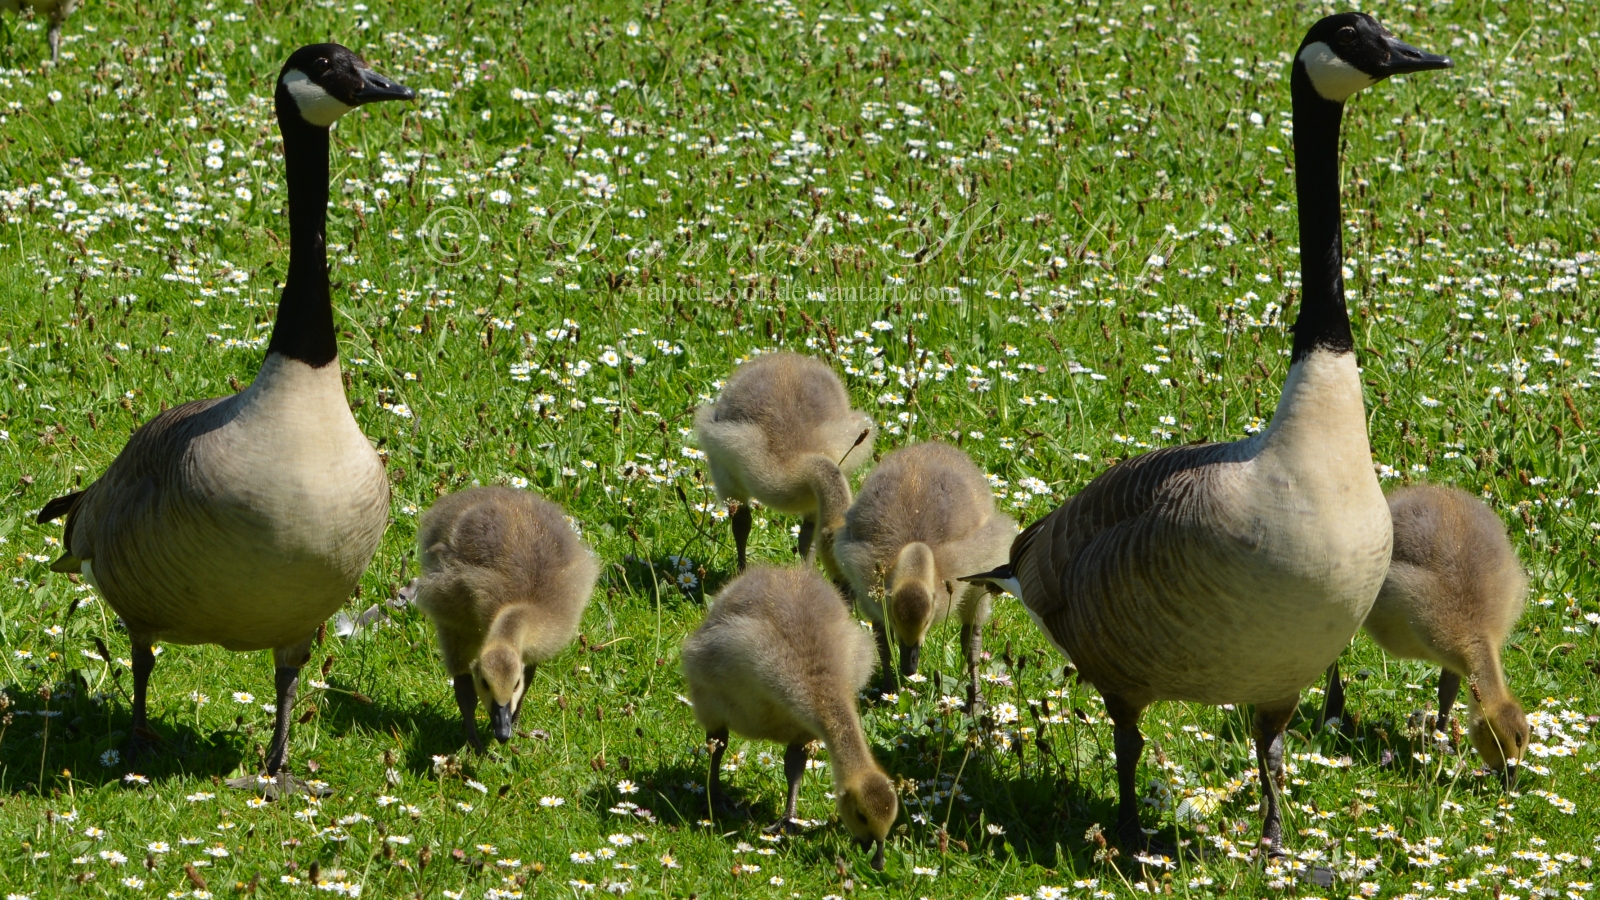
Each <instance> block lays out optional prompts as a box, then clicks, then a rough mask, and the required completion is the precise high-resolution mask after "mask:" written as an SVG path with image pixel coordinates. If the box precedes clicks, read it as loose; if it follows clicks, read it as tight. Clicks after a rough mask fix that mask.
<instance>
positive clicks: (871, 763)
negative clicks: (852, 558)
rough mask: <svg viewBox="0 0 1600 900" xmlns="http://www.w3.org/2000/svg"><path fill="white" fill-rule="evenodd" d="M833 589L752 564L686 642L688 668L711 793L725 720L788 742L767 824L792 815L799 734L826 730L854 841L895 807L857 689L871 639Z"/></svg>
mask: <svg viewBox="0 0 1600 900" xmlns="http://www.w3.org/2000/svg"><path fill="white" fill-rule="evenodd" d="M841 599H842V598H840V596H839V593H838V591H836V590H835V589H834V588H833V586H832V585H830V584H828V582H827V581H826V580H824V579H823V577H822V576H821V575H819V574H818V573H817V571H816V570H815V569H813V568H811V567H810V566H806V567H804V568H799V567H796V568H787V569H779V568H774V567H771V566H757V567H755V568H752V569H750V570H748V571H746V572H745V573H744V574H742V575H740V576H739V577H737V578H735V579H734V580H733V581H731V582H729V583H728V585H727V587H724V588H723V589H722V593H720V594H718V595H717V597H716V599H715V600H714V601H713V602H712V604H711V609H710V611H709V612H707V614H706V620H705V622H703V623H701V625H700V627H699V628H698V629H696V630H695V632H694V633H693V634H691V635H689V637H688V638H687V639H686V640H685V641H684V642H683V672H684V675H685V676H687V678H688V681H689V697H690V699H691V701H692V702H693V703H694V717H695V718H696V719H697V720H699V722H700V724H701V725H703V726H705V729H706V734H707V736H708V737H709V739H710V743H711V745H712V751H711V787H710V797H711V799H712V801H713V802H714V803H717V804H719V805H725V804H726V798H725V797H723V795H722V784H721V770H722V753H723V751H724V750H726V749H727V747H728V732H729V730H732V731H735V732H738V733H739V734H741V735H744V736H745V737H749V738H755V739H758V740H768V741H777V742H778V743H780V744H784V745H786V746H787V747H788V748H789V749H788V750H787V751H786V752H785V753H784V755H783V771H784V775H785V776H787V778H788V781H789V799H788V804H787V805H786V806H785V807H784V813H783V818H782V819H780V820H779V821H778V823H777V824H776V825H774V826H773V827H772V829H769V830H773V831H777V830H789V829H792V828H793V827H794V825H795V821H794V820H795V807H796V804H797V803H798V802H799V799H800V777H801V776H802V775H804V774H805V770H806V744H808V743H810V742H811V741H813V740H819V739H820V740H821V741H822V743H823V744H824V745H826V746H827V748H828V762H829V768H830V769H831V770H832V772H833V785H834V787H833V790H834V797H835V798H836V799H835V803H836V805H837V808H838V811H839V819H840V820H841V821H843V822H844V825H845V827H846V828H848V829H849V830H850V833H851V834H853V835H855V837H856V839H857V840H858V841H860V842H861V844H862V845H863V849H865V847H866V845H867V844H869V843H876V844H877V852H876V853H875V854H874V855H873V858H872V867H873V868H874V869H878V870H882V869H883V842H884V838H885V837H887V836H888V834H889V828H890V827H891V826H893V825H894V820H895V816H896V815H898V810H899V801H898V800H897V799H896V798H895V792H894V785H893V783H891V782H890V781H889V776H888V775H886V774H884V771H883V769H882V767H880V766H879V765H878V763H877V761H876V760H874V759H873V758H872V749H871V748H870V747H868V746H867V738H866V735H865V734H863V733H862V731H861V720H860V719H859V718H857V715H856V694H857V693H858V692H860V690H861V688H862V687H863V686H864V685H865V684H866V683H867V679H868V678H870V677H871V675H872V641H871V639H870V638H868V637H867V635H866V633H865V632H864V631H862V630H861V627H860V626H859V625H857V624H856V623H855V622H854V621H852V620H851V617H850V613H849V610H848V609H847V607H846V606H845V605H844V603H843V602H841Z"/></svg>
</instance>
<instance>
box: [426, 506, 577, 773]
mask: <svg viewBox="0 0 1600 900" xmlns="http://www.w3.org/2000/svg"><path fill="white" fill-rule="evenodd" d="M417 547H418V550H419V557H420V559H421V560H422V577H421V578H420V579H419V581H418V584H417V595H416V603H417V606H418V607H420V608H421V609H422V611H423V612H425V613H427V615H428V618H429V619H431V620H433V625H434V628H435V629H437V631H438V633H439V652H440V654H441V655H442V656H443V657H444V667H445V671H446V672H448V673H449V674H450V676H451V677H452V678H453V679H454V681H455V692H456V705H457V706H459V707H460V708H461V719H462V723H463V728H464V729H465V731H466V735H467V741H468V742H469V743H470V744H471V745H472V747H473V749H475V750H478V751H479V752H482V750H483V741H482V740H481V739H480V738H479V737H478V724H477V721H476V718H477V716H476V713H477V706H478V701H480V700H482V701H483V705H484V706H485V707H487V708H488V710H489V723H490V726H491V727H492V728H493V730H494V737H495V740H497V741H500V742H501V743H505V742H506V741H509V740H510V739H511V732H512V729H513V728H514V727H515V726H516V723H517V718H518V716H519V715H520V714H521V712H522V699H523V697H524V695H525V694H526V693H527V690H528V684H529V682H531V681H532V680H533V673H534V670H535V668H536V667H537V666H538V664H539V663H542V662H544V661H546V660H548V659H550V658H551V657H553V656H555V655H556V654H557V653H559V652H561V650H562V648H564V647H566V646H567V645H568V644H570V643H572V639H573V638H574V637H576V636H577V634H578V622H579V620H581V619H582V618H583V610H584V607H586V606H588V604H589V595H590V594H591V593H593V591H594V583H595V579H596V578H597V577H598V576H599V574H600V568H599V564H598V563H597V562H596V560H595V556H594V553H593V552H592V551H591V550H590V549H589V548H588V547H587V546H585V545H584V543H583V542H582V541H581V540H579V538H578V535H577V533H576V532H574V531H573V529H572V526H571V525H569V524H568V523H567V518H566V514H565V513H564V512H563V511H562V509H561V507H559V506H557V505H556V504H554V503H551V502H549V501H547V500H543V499H540V498H539V497H537V496H535V495H533V494H531V493H528V492H527V491H519V490H515V489H513V488H508V487H481V488H472V489H470V490H465V491H462V492H460V493H457V494H451V495H449V496H447V497H445V498H443V499H441V500H440V501H439V502H438V503H435V504H434V505H433V507H432V508H431V509H429V510H428V511H427V513H425V514H424V515H423V517H422V525H421V528H420V529H419V530H418V533H417Z"/></svg>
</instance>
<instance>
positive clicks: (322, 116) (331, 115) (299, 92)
mask: <svg viewBox="0 0 1600 900" xmlns="http://www.w3.org/2000/svg"><path fill="white" fill-rule="evenodd" d="M283 86H284V87H286V88H288V89H289V96H291V97H293V98H294V104H295V106H297V107H299V109H300V118H302V119H305V120H306V121H307V122H310V123H311V124H312V125H315V126H317V127H318V128H327V127H328V126H329V125H332V124H333V123H334V122H335V121H337V120H338V118H339V117H340V116H342V115H344V114H345V113H347V112H349V111H350V110H352V109H355V107H353V106H347V105H345V104H344V103H341V102H339V101H338V100H337V99H335V98H334V96H333V95H332V94H330V93H328V92H327V91H325V90H323V88H322V85H320V84H317V83H316V82H315V81H312V80H311V78H310V76H308V75H306V73H304V72H302V71H300V70H298V69H295V70H292V71H290V72H288V73H286V74H285V75H284V76H283Z"/></svg>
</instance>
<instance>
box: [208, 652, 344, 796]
mask: <svg viewBox="0 0 1600 900" xmlns="http://www.w3.org/2000/svg"><path fill="white" fill-rule="evenodd" d="M315 638H316V633H315V632H313V633H311V634H308V635H306V637H305V640H303V641H300V642H299V643H298V644H292V645H290V646H287V647H276V648H274V649H273V651H272V660H273V662H274V663H276V665H277V673H276V678H275V682H276V688H277V691H276V693H277V701H278V702H277V707H278V708H277V712H276V713H275V714H274V716H273V723H272V745H271V746H270V747H268V748H267V771H266V777H265V779H263V778H260V777H257V776H255V775H245V776H242V777H240V778H232V779H229V780H228V786H229V787H233V788H241V789H244V790H249V791H256V790H261V791H263V792H264V793H265V795H266V797H267V799H269V800H273V799H277V798H278V797H282V796H285V795H287V794H298V793H304V794H312V795H314V796H318V797H325V796H327V795H328V794H330V793H332V790H331V789H330V788H328V787H327V786H326V785H319V786H316V787H313V786H312V785H311V784H310V783H309V782H307V781H305V780H304V779H300V778H296V777H295V776H293V775H291V774H289V773H288V772H286V771H284V770H283V768H284V762H285V761H287V760H288V758H289V723H290V721H292V719H293V716H294V699H295V695H296V694H297V693H299V690H300V668H301V667H302V666H304V665H305V664H306V663H308V662H310V661H311V641H312V640H313V639H315Z"/></svg>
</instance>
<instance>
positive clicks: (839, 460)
mask: <svg viewBox="0 0 1600 900" xmlns="http://www.w3.org/2000/svg"><path fill="white" fill-rule="evenodd" d="M694 427H695V433H696V435H697V437H698V439H699V442H700V449H702V450H704V451H705V454H706V458H707V460H708V461H709V465H710V468H711V480H712V481H713V482H715V484H716V486H717V492H718V493H719V494H721V495H722V498H723V499H724V500H729V501H732V502H731V503H730V504H729V505H730V506H731V507H733V509H732V515H731V517H730V518H731V519H732V521H733V542H734V545H735V546H736V547H737V549H738V552H739V568H740V569H741V570H742V569H743V568H744V565H745V545H746V544H747V543H748V541H749V538H750V506H749V501H750V500H751V498H754V499H756V500H760V501H761V502H762V503H764V504H766V505H767V506H770V507H772V508H773V509H775V510H777V511H779V512H784V513H790V514H794V515H799V516H803V517H804V518H803V519H802V521H801V525H800V554H801V555H802V556H805V557H806V559H807V560H810V559H812V558H813V556H814V553H813V551H814V549H815V548H814V547H813V543H812V535H813V533H814V531H815V530H816V528H817V523H818V522H821V524H822V528H823V530H824V532H827V531H829V530H830V529H833V528H837V527H838V526H839V524H840V523H841V522H843V521H844V513H845V510H846V509H847V508H848V507H849V506H850V484H849V482H847V481H846V480H845V475H846V474H848V473H849V472H851V471H852V470H854V469H855V468H856V467H857V466H860V465H861V464H862V463H864V462H866V461H867V460H868V459H870V458H872V439H873V436H874V435H875V434H876V433H877V428H876V427H875V426H874V425H873V424H872V418H871V417H870V416H868V415H867V414H865V413H862V412H858V411H856V410H853V409H851V408H850V395H849V394H847V393H845V389H844V385H843V384H840V383H839V376H837V375H835V374H834V373H833V370H832V369H830V368H828V367H827V366H826V365H824V364H823V363H821V362H819V361H817V360H815V359H812V358H810V357H808V356H800V355H798V354H795V353H787V352H784V353H770V354H765V355H762V356H758V357H756V358H755V359H752V360H750V361H749V362H747V363H745V364H744V365H742V366H740V367H739V368H738V370H736V371H735V372H734V373H733V375H732V376H731V377H729V378H728V383H727V385H726V386H724V387H723V389H722V396H720V397H718V398H717V400H716V402H715V403H710V404H707V405H705V406H702V407H700V409H699V411H698V412H696V413H695V417H694ZM821 543H822V544H823V545H824V547H825V546H826V544H827V541H826V540H825V539H824V540H823V541H822V542H821Z"/></svg>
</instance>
